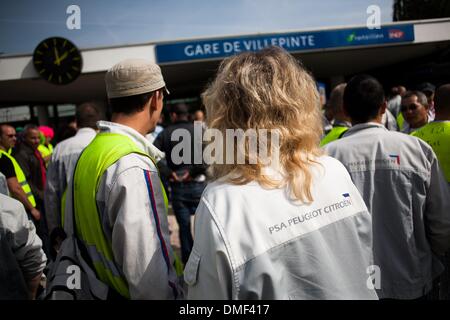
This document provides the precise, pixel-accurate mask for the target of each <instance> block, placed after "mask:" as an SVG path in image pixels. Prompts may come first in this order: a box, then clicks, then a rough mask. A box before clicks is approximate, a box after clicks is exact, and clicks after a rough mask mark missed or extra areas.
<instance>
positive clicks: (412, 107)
mask: <svg viewBox="0 0 450 320" xmlns="http://www.w3.org/2000/svg"><path fill="white" fill-rule="evenodd" d="M417 107H418V106H417V104H414V103H413V104H410V105H409V106H406V105H405V106H401V107H400V111H401V112H405V111H407V110H411V111H415V110H416V109H417Z"/></svg>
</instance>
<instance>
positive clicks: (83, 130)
mask: <svg viewBox="0 0 450 320" xmlns="http://www.w3.org/2000/svg"><path fill="white" fill-rule="evenodd" d="M88 133H93V134H96V132H95V130H94V129H92V128H89V127H84V128H80V129H78V130H77V133H76V135H82V134H88Z"/></svg>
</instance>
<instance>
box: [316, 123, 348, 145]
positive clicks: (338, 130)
mask: <svg viewBox="0 0 450 320" xmlns="http://www.w3.org/2000/svg"><path fill="white" fill-rule="evenodd" d="M347 130H348V128H347V127H341V126H338V127H333V129H331V131H330V132H328V134H327V135H326V136H325V137H324V138H323V139H322V140H321V141H320V146H321V147H323V146H324V145H326V144H327V143H330V142H331V141H334V140H337V139H339V138H340V137H341V136H342V134H344V132H346V131H347Z"/></svg>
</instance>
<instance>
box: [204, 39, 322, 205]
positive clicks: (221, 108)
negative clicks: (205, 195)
mask: <svg viewBox="0 0 450 320" xmlns="http://www.w3.org/2000/svg"><path fill="white" fill-rule="evenodd" d="M202 99H203V103H204V105H205V107H206V114H207V126H208V128H213V129H217V130H219V131H220V132H223V133H225V130H226V129H243V130H248V129H256V130H260V129H267V130H268V131H270V132H274V131H275V132H277V133H278V139H279V150H277V151H278V154H279V155H278V159H279V167H280V168H281V172H280V173H281V179H273V178H272V177H270V176H268V175H265V174H264V167H265V164H263V161H262V159H258V161H257V163H256V164H247V163H246V164H213V165H212V175H213V178H215V179H219V178H224V179H225V181H226V182H229V183H233V184H246V183H248V182H250V181H257V182H258V183H259V184H260V185H262V186H263V187H267V188H283V187H287V188H288V189H289V194H290V196H291V198H292V199H293V200H300V201H302V202H311V201H313V199H312V195H311V183H312V174H311V172H310V166H311V165H313V164H317V163H318V162H317V161H316V158H317V157H319V156H320V155H322V151H321V149H319V142H320V138H321V136H322V132H323V128H322V117H321V112H320V99H319V94H318V91H317V88H316V84H315V81H314V80H313V78H312V77H311V75H310V74H309V73H308V72H307V71H306V70H305V69H304V68H303V67H302V65H301V64H300V63H299V62H298V61H297V60H296V59H295V58H294V57H293V56H291V55H290V54H289V53H288V52H286V51H285V50H283V49H281V48H279V47H270V48H266V49H264V50H262V51H259V52H246V53H241V54H239V55H236V56H232V57H229V58H227V59H225V60H224V61H223V62H222V63H221V65H220V67H219V70H218V73H217V76H216V78H215V79H214V80H213V82H212V83H211V84H210V85H209V86H208V87H207V89H206V90H205V91H204V92H203V94H202ZM236 149H237V148H234V150H236ZM269 150H270V146H269ZM248 151H249V148H247V147H246V148H245V151H244V152H248ZM249 157H250V156H249V155H248V154H246V158H247V159H248V158H249Z"/></svg>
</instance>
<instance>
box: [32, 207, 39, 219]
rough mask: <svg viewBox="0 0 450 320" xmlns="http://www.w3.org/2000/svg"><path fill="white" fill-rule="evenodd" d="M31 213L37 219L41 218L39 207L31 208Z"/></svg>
mask: <svg viewBox="0 0 450 320" xmlns="http://www.w3.org/2000/svg"><path fill="white" fill-rule="evenodd" d="M30 213H31V215H32V216H33V218H34V219H35V220H36V221H39V220H41V213H40V212H39V210H38V209H36V208H33V209H31V211H30Z"/></svg>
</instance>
